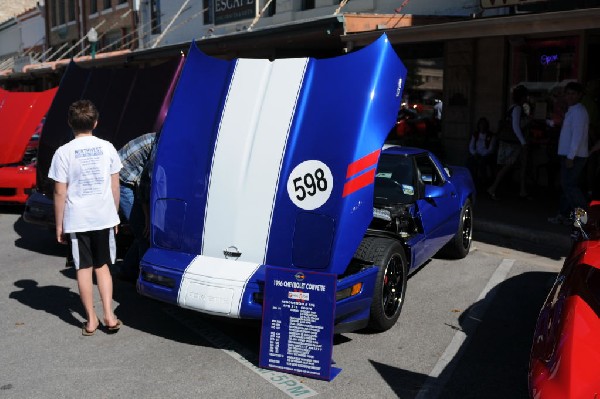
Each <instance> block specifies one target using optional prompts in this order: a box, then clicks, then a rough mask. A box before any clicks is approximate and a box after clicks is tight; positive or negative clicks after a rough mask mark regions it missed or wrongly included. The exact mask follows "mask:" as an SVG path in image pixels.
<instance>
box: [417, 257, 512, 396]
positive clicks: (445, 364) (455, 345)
mask: <svg viewBox="0 0 600 399" xmlns="http://www.w3.org/2000/svg"><path fill="white" fill-rule="evenodd" d="M514 263H515V260H514V259H504V260H502V263H500V265H499V266H498V267H497V268H496V271H495V272H494V274H492V277H490V280H489V281H488V283H487V285H486V286H485V288H484V289H483V291H481V294H479V297H478V298H477V302H479V303H480V305H479V306H478V307H477V313H476V314H475V312H474V310H471V311H470V312H469V313H468V314H467V317H466V318H465V319H466V320H480V319H481V318H482V317H483V314H484V313H485V311H486V310H487V308H488V306H489V304H490V303H491V302H492V300H493V299H494V296H495V292H491V290H492V288H494V287H495V286H497V285H498V284H500V283H502V282H503V281H504V280H506V276H507V275H508V273H509V272H510V269H511V268H512V266H513V264H514ZM476 328H477V325H476V324H473V328H472V329H471V331H469V334H473V332H474V330H475V329H476ZM465 329H466V328H465ZM467 338H468V337H467V334H465V333H464V331H457V332H456V334H454V337H453V338H452V341H450V344H449V345H448V347H447V348H446V350H445V351H444V353H442V356H440V358H439V359H438V361H437V363H436V365H435V366H434V367H433V370H431V372H430V373H429V377H428V378H427V380H426V381H425V384H424V385H423V386H422V387H421V390H420V391H419V394H418V395H417V396H416V397H415V399H436V398H437V397H439V395H440V393H441V391H442V389H443V388H444V386H445V385H446V383H447V382H448V379H449V378H450V377H451V376H452V372H453V371H454V369H455V368H456V366H457V364H458V360H459V358H460V348H461V347H462V346H463V345H466V344H467ZM442 371H443V372H444V373H443V374H442Z"/></svg>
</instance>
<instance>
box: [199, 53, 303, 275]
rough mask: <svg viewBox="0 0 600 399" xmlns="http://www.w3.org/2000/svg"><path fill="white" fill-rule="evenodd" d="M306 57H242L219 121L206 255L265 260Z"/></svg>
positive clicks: (209, 204)
mask: <svg viewBox="0 0 600 399" xmlns="http://www.w3.org/2000/svg"><path fill="white" fill-rule="evenodd" d="M307 62H308V59H306V58H300V59H283V60H276V61H274V62H270V61H268V60H252V59H240V60H238V62H237V64H236V68H235V72H234V74H233V78H232V82H231V86H230V88H229V93H228V94H227V100H226V104H225V106H224V109H223V115H222V118H221V122H220V125H219V132H218V136H217V142H216V145H215V150H214V155H213V163H212V168H211V176H210V183H209V189H208V199H207V205H206V211H205V221H204V232H203V243H202V252H201V253H202V254H203V255H206V256H212V257H217V258H223V256H224V255H223V251H224V250H225V249H226V248H229V247H231V246H234V247H235V248H236V249H237V251H239V252H240V253H241V256H240V258H239V260H244V261H248V262H256V263H264V259H265V256H266V250H267V242H268V237H269V229H270V226H271V211H272V208H273V202H274V200H275V193H276V190H277V185H278V181H279V171H280V167H281V161H282V159H283V155H284V152H285V148H286V144H287V137H288V134H289V130H290V126H291V123H292V119H293V116H294V112H295V109H296V102H297V99H298V94H299V92H300V89H301V87H302V81H303V79H304V72H305V69H306V65H307Z"/></svg>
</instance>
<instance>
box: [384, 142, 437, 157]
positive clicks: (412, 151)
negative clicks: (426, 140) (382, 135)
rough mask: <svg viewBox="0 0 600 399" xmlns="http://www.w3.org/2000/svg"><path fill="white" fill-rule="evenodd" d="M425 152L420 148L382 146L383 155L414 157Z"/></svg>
mask: <svg viewBox="0 0 600 399" xmlns="http://www.w3.org/2000/svg"><path fill="white" fill-rule="evenodd" d="M425 152H427V150H424V149H422V148H415V147H404V146H401V145H397V144H386V145H384V146H383V152H382V153H383V154H397V155H416V154H422V153H425Z"/></svg>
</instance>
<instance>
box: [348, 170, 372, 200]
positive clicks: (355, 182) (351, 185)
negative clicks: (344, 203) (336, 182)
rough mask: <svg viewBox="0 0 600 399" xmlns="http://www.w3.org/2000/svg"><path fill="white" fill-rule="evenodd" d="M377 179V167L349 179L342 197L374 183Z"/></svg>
mask: <svg viewBox="0 0 600 399" xmlns="http://www.w3.org/2000/svg"><path fill="white" fill-rule="evenodd" d="M374 181H375V169H374V168H373V169H371V170H369V171H367V172H365V173H363V174H362V175H360V176H357V177H356V178H354V179H352V180H349V181H347V182H346V184H344V192H343V194H342V197H345V196H347V195H350V194H352V193H353V192H355V191H357V190H360V189H361V188H363V187H366V186H368V185H369V184H373V182H374Z"/></svg>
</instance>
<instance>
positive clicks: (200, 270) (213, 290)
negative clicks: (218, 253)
mask: <svg viewBox="0 0 600 399" xmlns="http://www.w3.org/2000/svg"><path fill="white" fill-rule="evenodd" d="M259 266H260V265H259V264H257V263H250V262H243V261H236V260H229V259H217V258H212V257H208V256H202V255H198V256H196V257H195V258H194V260H193V261H192V263H190V265H189V266H188V267H187V268H186V270H185V272H184V273H183V277H182V279H181V285H180V287H179V293H178V297H177V303H178V304H179V306H181V307H184V308H188V309H194V310H199V311H201V312H204V313H210V314H216V315H220V316H228V317H239V316H240V308H241V303H242V295H243V294H244V288H245V287H246V284H247V282H248V280H249V279H250V277H252V275H253V274H254V272H256V269H258V267H259Z"/></svg>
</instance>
